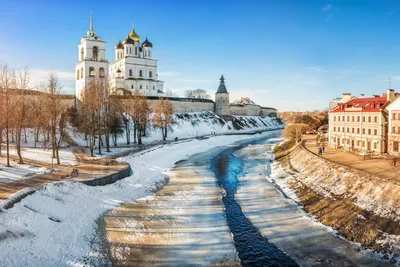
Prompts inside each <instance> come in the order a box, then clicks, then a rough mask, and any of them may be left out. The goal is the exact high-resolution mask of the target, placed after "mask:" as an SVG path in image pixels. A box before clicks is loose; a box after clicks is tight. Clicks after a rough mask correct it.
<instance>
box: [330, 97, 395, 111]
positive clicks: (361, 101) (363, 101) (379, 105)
mask: <svg viewBox="0 0 400 267" xmlns="http://www.w3.org/2000/svg"><path fill="white" fill-rule="evenodd" d="M389 103H390V102H389V101H388V100H387V98H386V97H383V96H376V97H365V98H354V99H351V100H350V101H348V102H345V103H341V104H339V105H338V106H336V107H334V108H333V109H332V110H331V112H344V111H346V112H360V111H362V112H380V111H382V110H383V109H384V108H385V107H386V106H387V105H388V104H389Z"/></svg>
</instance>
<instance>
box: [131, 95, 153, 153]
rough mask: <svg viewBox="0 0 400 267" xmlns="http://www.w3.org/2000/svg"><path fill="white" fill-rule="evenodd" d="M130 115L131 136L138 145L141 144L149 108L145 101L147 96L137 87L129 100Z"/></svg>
mask: <svg viewBox="0 0 400 267" xmlns="http://www.w3.org/2000/svg"><path fill="white" fill-rule="evenodd" d="M131 104H132V105H131V107H130V109H129V110H130V115H131V117H132V120H133V123H134V125H133V138H134V142H136V138H137V142H138V144H139V145H141V144H142V136H143V135H144V133H145V130H146V127H147V124H148V123H147V122H148V120H149V113H150V108H149V105H148V103H147V98H146V96H145V95H144V94H143V92H142V91H141V90H139V89H135V90H134V92H133V101H132V102H131Z"/></svg>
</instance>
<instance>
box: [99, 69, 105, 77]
mask: <svg viewBox="0 0 400 267" xmlns="http://www.w3.org/2000/svg"><path fill="white" fill-rule="evenodd" d="M99 77H100V78H104V77H105V72H104V68H100V69H99Z"/></svg>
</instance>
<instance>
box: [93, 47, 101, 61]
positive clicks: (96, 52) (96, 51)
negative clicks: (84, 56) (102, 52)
mask: <svg viewBox="0 0 400 267" xmlns="http://www.w3.org/2000/svg"><path fill="white" fill-rule="evenodd" d="M92 58H93V60H95V61H97V60H99V48H98V47H97V46H93V48H92Z"/></svg>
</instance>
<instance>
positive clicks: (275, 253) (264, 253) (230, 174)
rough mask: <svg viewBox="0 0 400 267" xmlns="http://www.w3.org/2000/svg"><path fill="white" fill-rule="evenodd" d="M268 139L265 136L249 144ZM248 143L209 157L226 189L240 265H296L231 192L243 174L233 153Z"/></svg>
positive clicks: (234, 191) (233, 192) (238, 160)
mask: <svg viewBox="0 0 400 267" xmlns="http://www.w3.org/2000/svg"><path fill="white" fill-rule="evenodd" d="M261 143H262V144H266V143H271V142H269V141H266V140H261V141H255V142H252V143H251V144H261ZM247 145H249V144H244V145H241V146H238V147H233V148H229V149H227V150H225V151H224V152H222V153H221V154H219V155H218V156H216V157H215V158H214V159H213V160H212V169H213V171H214V173H215V174H216V177H217V178H218V181H219V184H220V186H221V187H223V188H224V189H225V191H226V195H225V196H223V198H222V200H223V202H224V205H225V216H226V220H227V222H228V226H229V229H230V231H231V233H232V234H233V239H234V242H235V247H236V250H237V251H238V254H239V258H240V261H241V264H242V266H299V265H298V264H297V263H296V262H295V261H294V260H292V259H291V258H290V257H289V256H288V255H286V254H285V253H283V252H282V251H281V250H280V249H279V248H278V247H276V246H275V245H274V244H272V243H271V242H269V241H268V239H267V238H265V237H264V236H263V235H262V234H261V233H260V231H259V230H258V229H257V228H256V227H255V226H254V225H253V224H252V223H251V221H250V220H249V219H248V218H247V217H246V216H245V215H244V214H243V212H242V209H241V207H240V205H239V203H238V202H237V201H236V199H235V193H236V190H237V188H238V187H239V186H240V184H239V181H238V177H240V176H241V175H243V166H244V165H243V162H242V160H241V159H239V158H237V157H235V156H234V155H233V153H234V152H235V151H237V150H239V149H242V148H244V147H245V146H247Z"/></svg>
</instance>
